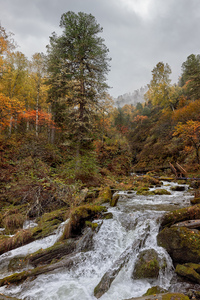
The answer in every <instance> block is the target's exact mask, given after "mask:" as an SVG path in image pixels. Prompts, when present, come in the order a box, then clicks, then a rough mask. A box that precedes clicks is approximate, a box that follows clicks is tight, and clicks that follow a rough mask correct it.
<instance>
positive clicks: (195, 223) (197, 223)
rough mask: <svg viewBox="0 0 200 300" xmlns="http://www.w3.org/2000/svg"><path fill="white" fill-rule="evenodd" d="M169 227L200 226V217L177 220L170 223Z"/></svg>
mask: <svg viewBox="0 0 200 300" xmlns="http://www.w3.org/2000/svg"><path fill="white" fill-rule="evenodd" d="M171 227H187V228H189V229H195V228H200V219H198V220H188V221H183V222H179V223H176V224H174V225H172V226H171Z"/></svg>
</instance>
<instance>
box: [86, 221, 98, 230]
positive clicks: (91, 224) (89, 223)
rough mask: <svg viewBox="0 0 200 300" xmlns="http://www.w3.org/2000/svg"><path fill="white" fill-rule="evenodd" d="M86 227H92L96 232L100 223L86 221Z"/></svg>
mask: <svg viewBox="0 0 200 300" xmlns="http://www.w3.org/2000/svg"><path fill="white" fill-rule="evenodd" d="M85 225H86V226H88V227H90V228H91V229H92V230H95V229H96V228H97V227H98V226H99V225H98V223H92V222H90V221H85Z"/></svg>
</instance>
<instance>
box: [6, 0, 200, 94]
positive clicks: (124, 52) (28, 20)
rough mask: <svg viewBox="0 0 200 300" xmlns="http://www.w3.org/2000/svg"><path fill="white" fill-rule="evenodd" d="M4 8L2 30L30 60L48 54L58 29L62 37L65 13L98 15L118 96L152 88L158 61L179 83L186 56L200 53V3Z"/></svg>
mask: <svg viewBox="0 0 200 300" xmlns="http://www.w3.org/2000/svg"><path fill="white" fill-rule="evenodd" d="M0 7H1V23H2V26H4V27H5V28H6V29H8V30H9V31H12V32H13V33H14V34H15V39H16V41H17V43H18V44H19V45H20V46H21V47H20V49H19V50H20V51H22V52H23V53H24V54H25V55H27V56H28V57H31V55H32V54H34V53H35V52H41V51H43V52H44V51H45V46H46V45H47V44H48V43H49V36H50V35H51V33H52V32H53V31H55V32H57V33H59V34H60V32H61V31H60V28H59V22H60V18H61V15H62V14H63V13H65V12H67V11H69V10H72V11H75V12H76V13H77V12H79V11H83V12H86V13H91V14H93V15H94V16H95V18H96V20H97V22H98V23H99V24H100V25H101V26H102V27H103V29H104V30H103V33H102V37H103V38H104V39H105V44H106V46H107V47H108V48H109V49H110V53H109V54H110V56H111V58H112V61H111V71H110V73H109V75H108V84H109V85H110V86H112V87H113V88H112V89H111V90H110V93H111V95H113V96H115V97H117V96H118V95H120V94H123V93H126V92H133V91H134V90H135V89H139V88H140V87H141V86H144V85H146V84H148V83H149V82H150V80H151V71H152V69H153V68H154V67H155V65H156V64H157V63H158V62H159V61H163V62H164V63H168V64H169V65H170V66H171V68H172V80H173V82H177V80H178V77H179V76H180V74H181V65H182V63H183V62H184V61H185V60H186V59H187V56H189V55H190V54H191V53H194V54H197V53H199V50H200V45H199V34H200V26H199V20H200V1H199V0H167V1H166V0H118V1H116V0H109V1H108V0H84V1H83V0H6V1H5V0H0Z"/></svg>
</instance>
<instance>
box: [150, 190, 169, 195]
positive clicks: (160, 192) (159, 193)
mask: <svg viewBox="0 0 200 300" xmlns="http://www.w3.org/2000/svg"><path fill="white" fill-rule="evenodd" d="M152 192H153V194H154V195H171V193H170V192H169V191H167V190H165V189H156V190H154V191H152Z"/></svg>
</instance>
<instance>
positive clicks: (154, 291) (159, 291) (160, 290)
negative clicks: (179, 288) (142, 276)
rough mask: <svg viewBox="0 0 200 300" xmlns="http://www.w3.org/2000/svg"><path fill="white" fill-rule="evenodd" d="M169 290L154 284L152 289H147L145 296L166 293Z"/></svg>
mask: <svg viewBox="0 0 200 300" xmlns="http://www.w3.org/2000/svg"><path fill="white" fill-rule="evenodd" d="M166 292H167V291H166V290H165V289H163V288H161V287H160V286H153V287H151V288H150V289H148V290H147V292H146V293H145V294H144V295H143V296H150V295H155V294H162V293H166Z"/></svg>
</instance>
